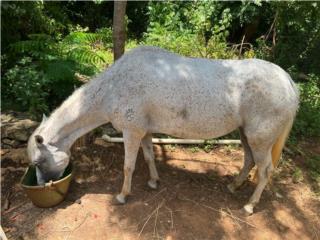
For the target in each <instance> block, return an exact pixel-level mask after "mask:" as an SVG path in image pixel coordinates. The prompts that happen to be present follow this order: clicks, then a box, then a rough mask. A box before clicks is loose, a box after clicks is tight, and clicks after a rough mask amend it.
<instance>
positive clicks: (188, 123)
mask: <svg viewBox="0 0 320 240" xmlns="http://www.w3.org/2000/svg"><path fill="white" fill-rule="evenodd" d="M239 126H240V119H239V117H238V116H237V114H236V113H235V112H234V113H228V112H227V111H224V112H220V113H219V114H217V113H216V114H215V113H214V112H213V111H211V112H202V113H201V112H199V111H194V112H192V111H191V112H190V111H187V110H183V111H180V112H176V113H171V114H164V115H162V116H154V117H152V122H151V124H150V126H149V127H150V132H158V133H165V134H168V135H172V136H175V137H180V138H200V139H208V138H215V137H220V136H223V135H226V134H228V133H230V132H232V131H233V130H235V129H236V128H238V127H239Z"/></svg>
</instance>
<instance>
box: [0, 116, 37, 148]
mask: <svg viewBox="0 0 320 240" xmlns="http://www.w3.org/2000/svg"><path fill="white" fill-rule="evenodd" d="M38 125H39V123H38V122H36V121H33V120H31V117H30V116H28V115H27V114H25V113H17V112H9V113H2V114H1V143H2V147H9V148H10V147H14V148H15V147H18V146H19V145H21V144H24V143H26V142H27V141H28V139H29V137H30V135H31V134H32V132H33V131H34V130H35V129H36V128H37V126H38Z"/></svg>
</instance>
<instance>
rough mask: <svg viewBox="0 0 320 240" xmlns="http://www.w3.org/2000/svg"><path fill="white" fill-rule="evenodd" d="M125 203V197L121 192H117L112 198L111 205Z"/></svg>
mask: <svg viewBox="0 0 320 240" xmlns="http://www.w3.org/2000/svg"><path fill="white" fill-rule="evenodd" d="M125 203H126V198H125V197H124V196H123V195H122V194H118V195H117V196H115V197H114V198H113V199H112V205H123V204H125Z"/></svg>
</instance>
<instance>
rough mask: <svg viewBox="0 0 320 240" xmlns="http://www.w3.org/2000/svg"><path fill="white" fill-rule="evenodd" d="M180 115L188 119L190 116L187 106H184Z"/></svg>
mask: <svg viewBox="0 0 320 240" xmlns="http://www.w3.org/2000/svg"><path fill="white" fill-rule="evenodd" d="M178 115H179V116H181V117H182V118H183V119H187V118H188V111H187V108H185V107H184V108H183V109H182V110H181V111H180V112H179V113H178Z"/></svg>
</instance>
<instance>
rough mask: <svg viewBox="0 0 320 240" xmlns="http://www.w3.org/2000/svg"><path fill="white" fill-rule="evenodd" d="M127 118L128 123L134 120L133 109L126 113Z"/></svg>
mask: <svg viewBox="0 0 320 240" xmlns="http://www.w3.org/2000/svg"><path fill="white" fill-rule="evenodd" d="M126 118H127V119H128V121H131V120H133V118H134V111H133V109H132V108H129V109H127V111H126Z"/></svg>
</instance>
